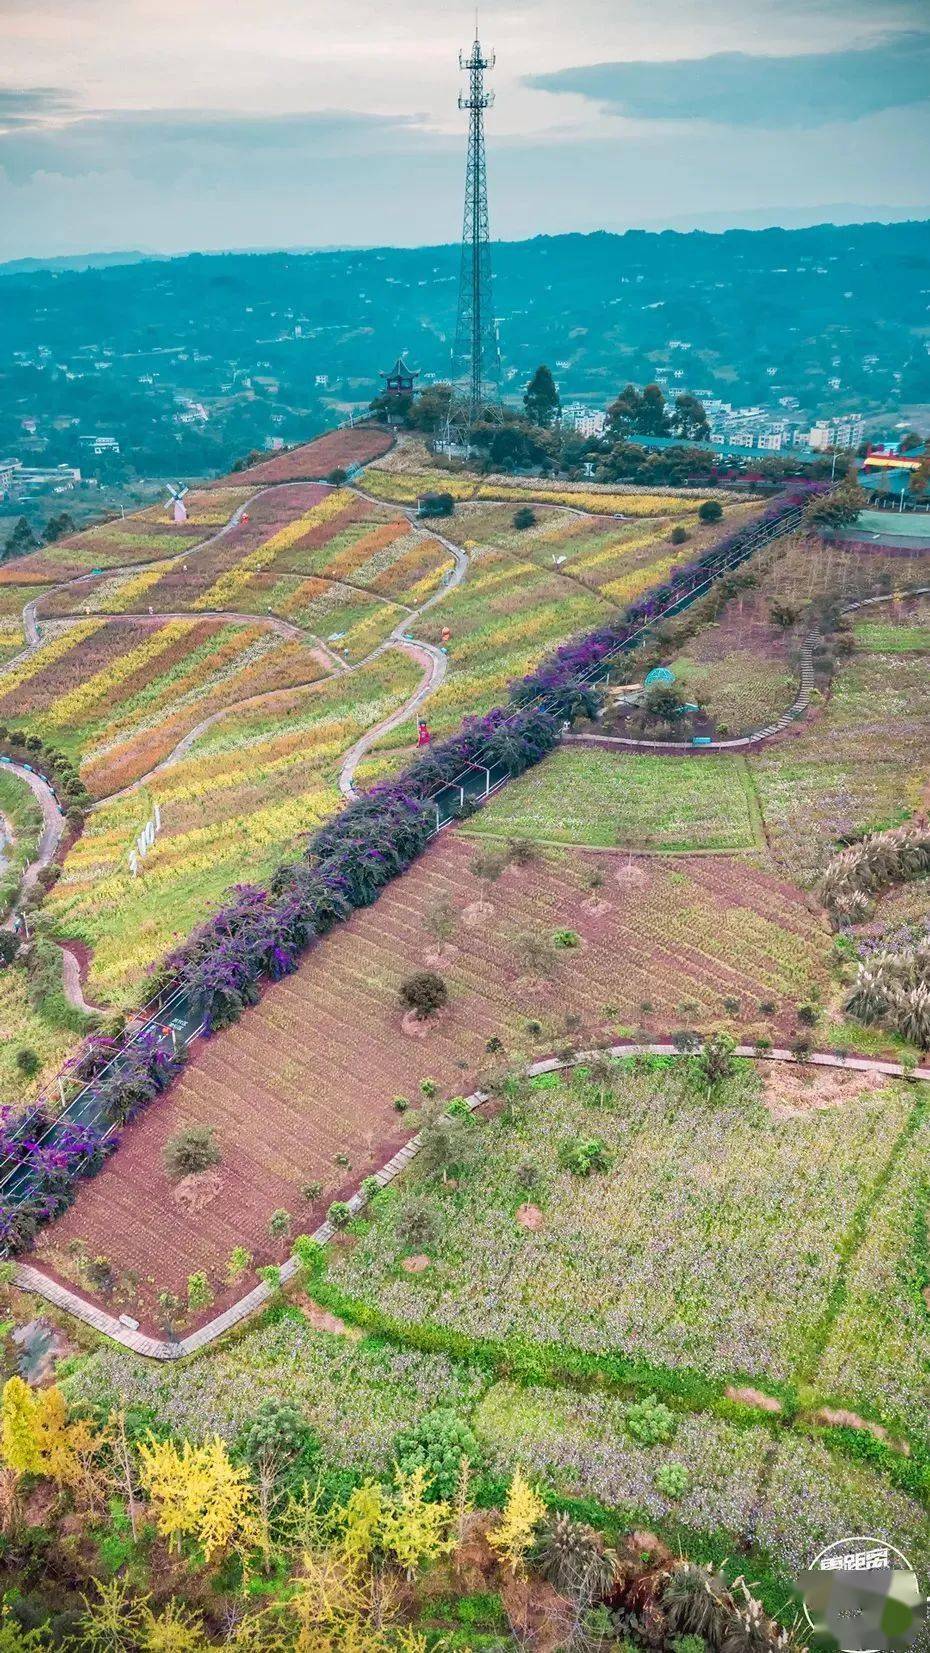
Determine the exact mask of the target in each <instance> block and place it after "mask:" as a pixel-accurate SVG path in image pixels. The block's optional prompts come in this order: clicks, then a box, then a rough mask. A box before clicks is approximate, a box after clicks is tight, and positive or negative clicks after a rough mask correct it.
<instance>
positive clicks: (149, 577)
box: [98, 562, 171, 614]
mask: <svg viewBox="0 0 930 1653" xmlns="http://www.w3.org/2000/svg"><path fill="white" fill-rule="evenodd" d="M170 567H171V564H170V563H167V562H157V563H153V564H152V566H151V567H149V568H145V569H143V571H142V573H141V574H131V575H129V576H128V578H125V579H124V581H123V583H122V584H120V586H119V588H118V590H117V593H116V596H115V597H114V598H113V599H112V601H110V600H109V599H108V600H107V601H106V603H105V604H104V606H105V607H106V608H107V609H108V610H109V611H110V612H111V613H113V614H128V613H129V612H130V610H132V609H134V608H137V607H138V605H139V603H140V601H141V599H142V598H143V597H144V596H145V594H146V592H148V591H150V590H151V589H152V586H154V585H158V583H159V581H160V580H162V579H163V578H164V576H165V574H166V573H167V572H168V569H169V568H170ZM99 595H100V593H99V592H98V596H99Z"/></svg>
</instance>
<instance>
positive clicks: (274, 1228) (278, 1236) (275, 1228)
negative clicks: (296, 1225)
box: [268, 1206, 294, 1240]
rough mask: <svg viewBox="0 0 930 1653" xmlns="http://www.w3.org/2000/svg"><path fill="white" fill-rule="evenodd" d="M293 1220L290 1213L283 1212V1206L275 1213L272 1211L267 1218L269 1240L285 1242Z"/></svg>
mask: <svg viewBox="0 0 930 1653" xmlns="http://www.w3.org/2000/svg"><path fill="white" fill-rule="evenodd" d="M293 1220H294V1219H293V1218H292V1216H291V1214H290V1212H289V1211H285V1210H284V1207H283V1206H281V1207H279V1209H278V1210H277V1211H272V1213H271V1216H270V1217H269V1218H268V1235H269V1238H270V1239H272V1240H286V1239H287V1237H288V1235H289V1234H290V1232H291V1225H292V1223H293Z"/></svg>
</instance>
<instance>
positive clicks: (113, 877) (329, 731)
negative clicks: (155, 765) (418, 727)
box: [47, 654, 420, 1004]
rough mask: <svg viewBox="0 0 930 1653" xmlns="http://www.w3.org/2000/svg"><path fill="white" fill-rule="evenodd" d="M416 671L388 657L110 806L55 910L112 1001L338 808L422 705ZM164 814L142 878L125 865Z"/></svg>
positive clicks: (228, 727)
mask: <svg viewBox="0 0 930 1653" xmlns="http://www.w3.org/2000/svg"><path fill="white" fill-rule="evenodd" d="M419 678H420V671H419V668H418V667H417V666H416V665H415V664H414V663H413V662H412V661H411V660H409V659H408V658H407V657H406V656H404V655H397V654H390V655H385V656H383V657H381V658H379V659H378V660H377V661H374V662H372V663H371V664H369V665H367V666H364V667H362V668H361V669H360V670H359V671H358V672H357V673H355V674H352V675H349V674H343V675H340V676H337V677H335V678H330V679H327V680H325V681H323V682H321V683H320V684H319V685H318V686H316V687H311V688H310V689H297V690H285V691H282V692H281V693H280V694H276V695H275V696H273V698H272V699H271V700H270V701H268V700H266V701H263V702H262V703H261V704H260V705H259V706H257V707H255V708H253V709H244V710H242V711H239V712H232V713H230V714H229V715H228V716H227V717H224V718H222V719H221V720H220V721H219V722H217V723H215V724H214V725H213V726H212V728H210V729H208V730H206V731H205V732H204V733H203V734H202V735H200V736H199V737H198V738H197V739H196V740H195V741H194V742H193V744H192V745H191V747H190V749H189V750H188V751H187V752H186V754H185V755H184V756H183V757H181V758H180V759H179V761H178V762H176V763H174V764H172V766H171V767H170V768H169V769H166V770H163V771H162V772H161V773H160V774H159V775H158V777H157V781H156V782H155V783H153V786H152V787H151V788H149V787H143V788H141V789H140V790H139V791H137V792H133V793H130V794H129V795H128V796H126V797H122V798H115V799H113V800H112V801H111V802H107V803H104V804H103V805H102V807H101V808H100V809H98V810H96V811H95V812H94V814H93V815H92V816H91V817H90V820H89V821H88V823H87V825H86V827H85V829H84V832H83V834H82V836H81V838H80V839H79V841H78V842H77V844H75V846H74V848H73V849H72V850H71V852H70V854H69V855H68V857H67V860H66V862H65V867H64V874H63V877H62V879H61V881H60V883H59V884H57V885H56V886H55V889H54V890H53V891H52V893H51V895H50V897H49V900H48V904H47V909H48V911H49V913H50V915H51V917H52V919H53V920H54V922H55V924H56V925H57V926H58V928H59V933H61V934H63V935H67V936H74V937H76V938H78V939H79V940H82V941H84V942H85V943H87V944H88V945H89V946H91V947H92V948H93V949H94V959H93V965H92V968H91V974H90V982H91V988H92V990H93V994H98V995H99V996H100V999H101V1001H102V1002H107V1001H109V1000H111V999H112V1000H114V1001H116V1002H118V1003H121V1004H125V1003H131V1002H132V1000H133V997H134V996H137V995H138V994H139V992H140V991H141V989H142V987H143V983H144V978H145V972H146V971H147V970H148V969H150V968H151V966H152V965H153V964H154V963H155V962H156V961H157V960H159V959H160V958H161V957H162V955H163V954H164V953H165V952H166V951H167V950H168V949H169V948H170V947H171V946H172V945H173V944H174V943H175V941H176V940H178V939H180V938H181V937H183V936H185V935H187V934H188V932H189V931H190V930H191V929H192V927H193V925H194V924H195V923H197V922H198V921H199V919H201V918H202V917H204V916H205V915H206V914H207V913H208V912H210V911H211V910H212V908H213V907H214V905H215V904H216V902H217V901H218V899H219V897H220V896H221V895H222V893H223V891H224V890H225V889H227V888H229V887H230V886H231V885H232V884H235V883H240V882H242V881H245V880H249V879H258V878H261V877H263V876H265V875H267V874H268V873H269V872H270V870H271V868H272V866H273V865H274V864H276V862H277V861H279V860H280V859H282V858H283V857H286V856H287V855H289V854H297V853H298V852H299V849H300V846H301V842H302V838H303V835H304V834H305V833H307V832H309V831H310V829H311V828H312V827H314V826H316V825H318V824H319V823H320V822H321V821H322V820H323V819H324V818H325V817H326V816H328V815H329V814H331V813H332V812H333V811H334V810H335V809H336V808H337V807H338V805H339V792H338V786H337V777H338V766H339V760H340V759H341V757H342V755H343V753H344V752H345V751H346V750H347V748H348V747H349V746H350V745H351V744H352V742H353V741H354V740H356V739H357V738H358V736H359V735H360V734H362V733H364V731H365V730H366V729H368V728H370V727H371V725H372V724H373V723H377V722H379V721H380V720H381V718H383V717H386V716H387V715H388V714H389V713H390V712H391V711H393V710H394V709H395V708H396V706H397V705H399V704H401V703H402V702H403V700H404V699H405V698H406V697H407V696H408V695H409V694H410V693H411V692H412V690H413V688H414V687H415V686H416V684H417V683H418V681H419ZM155 801H157V802H158V803H159V806H160V809H161V816H162V829H161V832H160V834H159V838H158V841H157V844H156V846H155V848H154V849H153V850H152V851H151V853H150V854H149V856H148V858H147V859H146V861H145V864H144V872H143V873H142V874H141V875H140V876H139V877H133V876H132V874H131V872H130V869H129V866H128V862H127V857H128V853H129V850H130V848H131V846H132V843H133V840H134V838H135V835H136V833H137V832H138V831H139V830H140V828H141V827H142V826H143V825H144V824H145V821H146V820H147V818H148V816H149V814H150V813H151V807H152V803H153V802H155Z"/></svg>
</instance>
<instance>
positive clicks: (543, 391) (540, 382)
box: [523, 367, 562, 427]
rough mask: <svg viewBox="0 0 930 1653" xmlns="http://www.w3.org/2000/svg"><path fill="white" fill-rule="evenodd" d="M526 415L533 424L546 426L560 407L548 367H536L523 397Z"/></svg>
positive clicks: (550, 422)
mask: <svg viewBox="0 0 930 1653" xmlns="http://www.w3.org/2000/svg"><path fill="white" fill-rule="evenodd" d="M523 406H524V407H525V408H526V416H527V418H528V419H530V420H532V422H533V424H534V425H543V426H546V427H548V426H549V425H551V424H552V421H553V419H554V418H555V416H556V414H557V413H558V412H559V410H560V409H561V406H562V404H561V402H560V401H559V393H558V390H557V389H556V383H555V380H554V379H553V377H552V373H551V371H550V370H549V368H548V367H537V369H536V372H535V373H534V374H533V377H532V379H531V380H530V382H529V384H528V385H527V387H526V394H525V395H524V397H523Z"/></svg>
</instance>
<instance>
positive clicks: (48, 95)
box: [0, 86, 71, 131]
mask: <svg viewBox="0 0 930 1653" xmlns="http://www.w3.org/2000/svg"><path fill="white" fill-rule="evenodd" d="M70 107H71V100H70V98H69V97H68V95H67V93H65V92H61V91H59V90H58V89H57V88H56V87H54V86H0V131H2V130H3V129H4V128H5V127H13V126H33V125H35V124H37V123H38V122H40V121H42V120H46V119H48V118H49V117H50V116H54V115H60V114H62V113H64V112H65V111H66V110H68V109H70Z"/></svg>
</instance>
